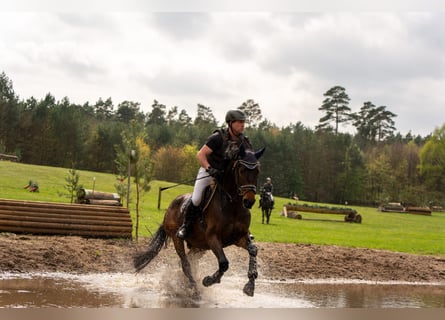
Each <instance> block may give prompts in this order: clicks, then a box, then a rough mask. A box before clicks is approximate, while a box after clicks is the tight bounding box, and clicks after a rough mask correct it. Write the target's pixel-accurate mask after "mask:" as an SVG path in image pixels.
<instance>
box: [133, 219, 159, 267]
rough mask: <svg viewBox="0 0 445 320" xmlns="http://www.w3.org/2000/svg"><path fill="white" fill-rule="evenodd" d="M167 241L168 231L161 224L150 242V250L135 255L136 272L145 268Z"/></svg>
mask: <svg viewBox="0 0 445 320" xmlns="http://www.w3.org/2000/svg"><path fill="white" fill-rule="evenodd" d="M166 241H167V233H166V232H165V229H164V227H163V226H162V225H161V226H160V227H159V229H158V231H156V233H155V234H154V236H153V238H152V239H151V241H150V244H149V245H148V250H147V251H146V252H143V253H140V254H137V255H136V256H135V257H134V260H133V264H134V267H135V268H136V272H139V271H141V270H142V269H144V268H145V267H146V266H147V265H148V264H149V263H150V262H151V260H153V258H154V257H156V256H157V254H158V253H159V251H161V249H162V246H163V245H164V243H165V242H166Z"/></svg>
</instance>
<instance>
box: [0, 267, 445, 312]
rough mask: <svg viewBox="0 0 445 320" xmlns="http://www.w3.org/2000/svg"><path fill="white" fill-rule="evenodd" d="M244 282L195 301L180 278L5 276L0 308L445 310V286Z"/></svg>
mask: <svg viewBox="0 0 445 320" xmlns="http://www.w3.org/2000/svg"><path fill="white" fill-rule="evenodd" d="M245 281H246V279H245V278H240V277H236V276H227V277H224V278H223V279H222V281H221V283H220V284H217V285H215V286H213V287H210V288H203V287H202V288H200V289H201V294H202V298H201V300H200V301H199V302H197V301H192V300H191V299H190V298H189V293H188V292H187V290H186V289H185V288H184V284H183V279H182V277H181V276H180V275H179V274H173V275H172V274H168V275H165V274H164V275H155V274H138V275H135V274H132V273H131V274H130V273H119V274H89V275H72V274H63V273H60V274H59V273H40V274H38V273H36V274H27V275H23V274H8V273H2V274H0V307H9V308H21V307H123V308H132V307H139V308H183V307H200V308H320V307H328V308H399V307H400V308H401V307H403V308H407V307H413V308H444V307H445V283H441V284H433V285H431V284H415V285H413V284H405V283H396V282H394V283H367V282H354V281H344V280H336V281H328V282H317V281H303V282H292V281H275V282H274V281H266V280H261V279H259V280H258V281H257V285H256V291H255V296H254V297H247V296H245V295H244V294H243V293H242V287H243V285H244V283H245Z"/></svg>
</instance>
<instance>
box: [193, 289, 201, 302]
mask: <svg viewBox="0 0 445 320" xmlns="http://www.w3.org/2000/svg"><path fill="white" fill-rule="evenodd" d="M192 299H193V301H201V294H200V293H199V291H198V290H193V293H192Z"/></svg>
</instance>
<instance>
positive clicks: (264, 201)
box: [260, 191, 273, 224]
mask: <svg viewBox="0 0 445 320" xmlns="http://www.w3.org/2000/svg"><path fill="white" fill-rule="evenodd" d="M260 203H261V211H262V213H263V219H262V223H263V224H264V219H266V223H267V224H269V220H270V215H271V213H272V209H273V203H272V194H271V193H270V192H265V191H263V192H261V200H260Z"/></svg>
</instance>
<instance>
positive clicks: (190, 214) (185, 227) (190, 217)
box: [176, 201, 201, 240]
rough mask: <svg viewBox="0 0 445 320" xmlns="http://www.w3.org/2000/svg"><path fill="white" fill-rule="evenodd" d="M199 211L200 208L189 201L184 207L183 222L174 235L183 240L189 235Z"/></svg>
mask: <svg viewBox="0 0 445 320" xmlns="http://www.w3.org/2000/svg"><path fill="white" fill-rule="evenodd" d="M200 213H201V209H200V208H199V207H197V206H195V205H194V204H193V202H191V201H190V203H189V205H188V206H187V208H186V209H185V213H184V222H183V224H182V226H180V227H179V229H178V232H177V233H176V236H177V237H178V238H179V239H182V240H184V239H185V238H187V237H188V236H189V234H190V231H191V228H192V225H193V222H194V221H195V219H196V218H197V217H198V216H199V214H200Z"/></svg>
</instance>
